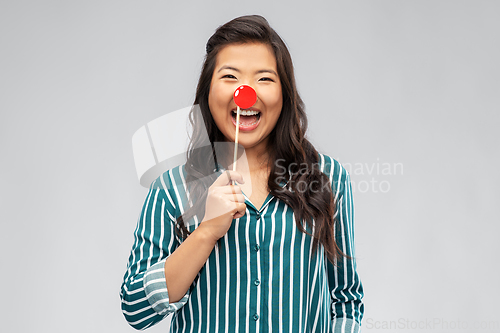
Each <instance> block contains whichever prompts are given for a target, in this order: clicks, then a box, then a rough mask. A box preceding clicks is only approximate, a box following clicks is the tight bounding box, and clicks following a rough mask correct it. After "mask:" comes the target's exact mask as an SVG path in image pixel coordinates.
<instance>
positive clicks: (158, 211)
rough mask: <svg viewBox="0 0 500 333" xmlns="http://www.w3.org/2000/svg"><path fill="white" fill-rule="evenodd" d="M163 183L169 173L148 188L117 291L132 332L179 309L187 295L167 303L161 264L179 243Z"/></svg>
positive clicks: (172, 207)
mask: <svg viewBox="0 0 500 333" xmlns="http://www.w3.org/2000/svg"><path fill="white" fill-rule="evenodd" d="M165 184H169V179H168V172H167V173H164V174H163V175H162V176H160V177H159V178H158V179H157V180H156V181H154V182H153V183H152V184H151V186H150V188H149V193H148V195H147V197H146V200H145V202H144V205H143V207H142V211H141V214H140V216H139V219H138V221H137V227H136V229H135V233H134V244H133V246H132V250H131V252H130V256H129V261H128V265H127V271H126V273H125V276H124V278H123V283H122V286H121V290H120V298H121V304H122V305H121V307H122V312H123V314H124V316H125V319H126V320H127V322H128V323H129V324H130V325H131V326H132V327H134V328H135V329H145V328H147V327H150V326H152V325H154V324H156V323H158V322H159V321H161V320H162V319H163V318H165V317H166V316H168V315H169V314H170V313H172V312H174V311H177V310H179V309H180V308H181V307H182V306H184V305H185V304H186V303H187V301H188V298H189V294H190V290H188V291H187V292H186V294H185V295H184V297H183V298H182V299H180V300H179V301H178V302H176V303H170V302H169V298H168V291H167V284H166V280H165V271H164V265H165V261H166V259H167V258H168V256H169V255H170V254H171V253H173V251H174V250H175V249H176V248H177V247H178V246H179V241H178V239H177V238H176V235H175V210H176V206H175V202H174V200H172V197H171V195H170V194H169V191H167V190H166V189H165V187H166V185H165Z"/></svg>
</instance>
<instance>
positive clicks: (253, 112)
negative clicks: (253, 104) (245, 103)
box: [233, 110, 260, 116]
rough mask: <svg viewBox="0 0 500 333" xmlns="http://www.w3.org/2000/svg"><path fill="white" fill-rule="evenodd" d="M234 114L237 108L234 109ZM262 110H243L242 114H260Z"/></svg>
mask: <svg viewBox="0 0 500 333" xmlns="http://www.w3.org/2000/svg"><path fill="white" fill-rule="evenodd" d="M233 112H234V114H236V110H233ZM259 113H260V112H257V111H251V110H241V111H240V115H242V116H253V115H254V114H259Z"/></svg>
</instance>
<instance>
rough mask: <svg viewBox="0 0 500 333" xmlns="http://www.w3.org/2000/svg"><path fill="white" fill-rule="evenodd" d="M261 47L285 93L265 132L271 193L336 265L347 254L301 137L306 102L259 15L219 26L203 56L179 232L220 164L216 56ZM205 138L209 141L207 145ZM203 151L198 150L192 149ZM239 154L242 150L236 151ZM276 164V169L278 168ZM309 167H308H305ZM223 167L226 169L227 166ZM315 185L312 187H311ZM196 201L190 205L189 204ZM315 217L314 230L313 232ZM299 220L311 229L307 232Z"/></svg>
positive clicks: (199, 210) (284, 53) (329, 198)
mask: <svg viewBox="0 0 500 333" xmlns="http://www.w3.org/2000/svg"><path fill="white" fill-rule="evenodd" d="M252 42H257V43H263V44H266V45H269V46H271V48H272V50H273V52H274V55H275V57H276V63H277V69H278V75H279V78H280V81H281V86H282V94H283V108H282V110H281V114H280V117H279V119H278V122H277V124H276V126H275V128H274V129H273V130H272V132H271V133H270V134H269V135H270V137H269V141H268V142H269V147H268V149H267V150H268V152H269V157H270V161H273V162H274V163H272V166H271V171H270V176H269V179H268V184H267V185H268V187H269V189H270V190H271V194H272V195H274V196H276V197H277V198H279V199H280V200H282V201H284V202H285V203H286V204H288V205H289V206H290V207H291V208H292V209H293V211H294V214H295V218H296V220H295V222H296V224H297V228H298V229H299V230H300V231H301V232H303V233H307V234H308V235H310V236H311V237H313V238H314V239H313V247H314V252H316V250H317V247H318V243H321V244H322V245H323V247H324V249H325V251H326V255H327V258H328V260H330V261H331V262H332V263H336V262H337V261H338V259H339V258H340V257H342V256H345V255H344V254H343V253H342V251H341V250H340V248H339V247H338V245H337V243H336V242H335V238H334V228H335V227H336V225H335V219H334V218H333V217H334V215H335V211H336V205H335V202H334V199H333V194H332V192H331V189H330V186H322V185H323V184H325V183H326V182H329V179H328V177H327V176H326V175H325V174H324V173H322V172H321V171H320V170H319V164H318V162H319V156H318V152H317V151H316V149H315V148H314V146H313V145H312V144H311V143H310V142H309V141H308V140H307V139H306V138H305V132H306V130H307V117H306V114H305V111H304V103H303V101H302V99H301V98H300V96H299V94H298V92H297V87H296V84H295V76H294V71H293V64H292V59H291V56H290V54H289V52H288V49H287V47H286V45H285V43H284V42H283V40H282V39H281V38H280V37H279V35H278V34H277V33H276V32H275V31H274V30H273V29H272V28H271V27H270V26H269V23H268V22H267V20H266V19H265V18H263V17H262V16H258V15H250V16H242V17H238V18H236V19H234V20H232V21H230V22H228V23H226V24H224V25H222V26H220V27H219V28H218V29H217V30H216V31H215V33H214V34H213V35H212V37H210V39H209V40H208V42H207V45H206V56H205V62H204V64H203V68H202V70H201V75H200V79H199V81H198V87H197V89H196V97H195V101H194V104H195V105H198V106H199V112H194V111H193V110H194V108H193V110H192V111H191V113H190V115H189V119H190V122H191V125H192V126H193V136H192V137H191V139H190V143H189V146H188V151H187V163H186V165H185V169H186V173H187V176H186V182H187V183H188V185H189V200H190V202H191V204H192V206H191V207H190V209H188V210H187V211H186V212H185V213H184V214H183V215H181V216H179V217H178V218H177V234H178V235H179V236H180V237H182V238H184V237H187V235H189V234H190V232H189V230H187V228H186V226H185V224H184V220H186V221H189V220H190V219H191V218H193V217H194V216H196V217H197V218H198V219H199V220H200V221H201V219H202V218H203V217H204V211H205V203H206V198H207V193H208V188H209V187H210V185H211V184H212V183H213V182H214V181H215V179H216V178H217V174H215V175H214V168H217V165H218V163H222V162H223V160H225V159H222V160H221V159H220V158H219V161H217V156H219V157H220V156H222V155H223V151H217V143H219V142H224V141H225V138H224V135H223V134H222V132H221V131H220V130H219V128H218V127H217V125H216V124H215V121H214V119H213V117H212V115H211V113H210V108H209V105H208V95H209V92H210V83H211V80H212V75H213V72H214V69H215V65H216V60H217V54H218V53H219V51H220V50H221V49H222V48H223V47H225V46H227V45H229V44H242V43H252ZM202 133H207V134H208V140H209V142H206V140H207V139H206V136H204V135H202ZM195 147H201V148H195ZM238 151H242V150H241V149H238ZM276 161H280V166H278V165H276ZM306 165H307V168H306V167H305V166H306ZM226 168H227V167H226ZM283 168H287V170H288V174H287V176H289V179H288V182H289V184H290V186H287V187H286V189H284V188H282V187H281V186H280V185H279V183H280V180H279V179H283V174H282V173H280V172H281V171H282V170H283ZM299 184H308V186H306V188H305V189H303V188H297V186H298V185H299ZM314 184H317V185H316V186H312V185H314ZM193 198H196V199H197V200H195V202H194V203H193V202H192V201H191V200H192V199H193ZM313 219H314V228H313ZM301 221H305V223H307V225H308V226H309V227H310V228H311V230H314V234H310V233H309V232H307V230H305V228H304V226H303V224H302V222H301Z"/></svg>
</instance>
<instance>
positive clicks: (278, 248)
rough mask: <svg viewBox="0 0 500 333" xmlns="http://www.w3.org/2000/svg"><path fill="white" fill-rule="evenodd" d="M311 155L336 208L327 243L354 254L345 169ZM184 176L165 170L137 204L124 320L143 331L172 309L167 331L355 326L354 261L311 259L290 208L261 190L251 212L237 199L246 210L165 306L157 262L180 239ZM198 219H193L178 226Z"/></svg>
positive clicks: (358, 310) (358, 298)
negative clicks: (177, 296) (325, 179)
mask: <svg viewBox="0 0 500 333" xmlns="http://www.w3.org/2000/svg"><path fill="white" fill-rule="evenodd" d="M319 157H320V161H319V163H320V170H321V171H322V172H323V173H325V174H326V175H327V176H328V177H329V179H330V184H331V188H332V191H333V193H334V198H335V202H336V204H337V212H336V214H335V216H334V217H335V219H336V223H339V229H338V230H339V231H340V232H336V233H335V239H336V240H337V244H338V245H339V247H340V249H341V250H342V251H343V252H344V253H345V254H347V255H350V256H352V257H354V255H355V252H354V223H353V216H354V208H353V200H352V193H351V183H350V177H349V174H348V173H347V171H346V170H345V169H344V168H343V167H342V166H341V164H340V163H339V162H337V161H336V160H334V159H332V158H331V157H329V156H327V155H324V154H319ZM219 172H222V171H219ZM185 175H186V172H185V169H184V165H183V166H178V167H176V168H173V169H171V170H168V171H166V172H165V173H164V174H163V175H161V176H160V177H159V178H158V179H156V180H155V181H154V182H153V183H152V184H151V187H150V190H149V193H148V196H147V198H146V201H145V203H144V206H143V208H142V212H141V215H140V217H139V220H138V222H137V228H136V230H135V241H134V244H133V248H132V251H131V254H130V258H129V263H128V267H127V271H126V273H125V276H124V278H123V284H122V287H121V292H120V296H121V299H122V311H123V313H124V315H125V318H126V319H127V321H128V322H129V324H130V325H132V326H133V327H134V328H136V329H144V328H147V327H150V326H152V325H154V324H156V323H157V322H159V321H160V320H162V319H163V318H165V317H166V316H168V315H169V314H171V313H172V314H173V317H172V321H171V328H170V332H300V333H303V332H359V330H360V324H361V319H362V317H363V312H364V306H363V302H362V297H363V287H362V284H361V281H360V279H359V277H358V274H357V272H356V262H355V260H354V259H353V260H348V259H345V258H344V259H343V262H342V263H339V267H335V266H334V265H332V264H331V263H330V262H329V261H328V260H327V258H326V255H325V251H324V248H323V246H322V245H320V247H319V248H318V251H317V252H316V253H315V254H314V255H313V248H312V238H311V237H310V236H309V235H307V234H304V233H301V232H300V231H299V230H298V229H297V226H296V224H295V217H294V213H293V211H292V209H291V208H290V206H288V205H287V204H285V203H284V202H283V201H281V200H279V199H278V198H276V197H274V196H273V195H271V194H269V195H268V197H267V198H266V200H265V202H264V204H263V205H262V207H261V208H260V209H259V210H257V209H256V208H255V207H254V206H253V204H252V203H251V202H250V200H249V199H248V197H246V196H245V203H246V205H247V209H246V214H245V215H244V216H243V217H241V218H239V219H235V220H233V222H232V225H231V227H230V228H229V230H228V232H227V233H226V235H225V236H224V237H222V238H221V239H220V240H219V241H218V243H217V244H216V245H215V247H214V249H213V251H212V253H211V254H210V256H209V258H208V259H207V261H206V263H205V265H204V266H203V268H202V269H201V270H200V272H199V273H198V276H197V277H196V278H195V280H194V282H193V284H192V285H191V287H190V288H189V290H188V291H187V292H186V294H185V295H184V297H183V298H182V299H181V300H179V301H178V302H176V303H169V299H168V291H167V285H166V282H165V273H164V264H165V260H166V258H167V257H168V256H169V255H170V254H171V253H173V252H174V251H175V249H176V248H177V247H178V246H179V245H180V239H179V238H178V236H177V235H176V234H175V220H176V218H177V217H178V216H180V215H181V214H182V213H184V212H185V210H186V209H187V208H188V207H189V205H188V200H187V199H186V198H187V197H186V182H185ZM281 185H282V187H283V186H285V185H286V184H284V182H282V183H281ZM198 224H199V220H198V219H196V218H193V219H192V221H190V224H189V225H187V228H188V230H190V231H193V230H194V229H195V228H196V227H197V226H198ZM306 230H307V231H308V232H309V233H313V231H314V229H312V230H311V229H310V228H309V227H308V226H307V227H306Z"/></svg>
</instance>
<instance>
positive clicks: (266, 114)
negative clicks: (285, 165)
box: [208, 43, 283, 151]
mask: <svg viewBox="0 0 500 333" xmlns="http://www.w3.org/2000/svg"><path fill="white" fill-rule="evenodd" d="M242 84H246V85H249V86H251V87H252V88H253V89H255V92H256V93H257V102H255V104H254V105H253V106H252V107H250V108H248V109H245V110H252V111H258V112H259V114H258V115H257V116H252V117H247V118H244V117H243V116H241V115H240V123H241V124H242V125H240V129H239V134H238V143H239V144H241V145H242V146H243V147H244V148H245V149H246V150H248V149H253V148H256V149H257V151H263V150H264V149H265V148H266V147H267V143H268V137H269V133H271V131H272V130H273V128H274V126H275V125H276V123H277V122H278V118H279V116H280V114H281V108H282V106H283V97H282V94H281V82H280V79H279V76H278V70H277V67H276V59H275V57H274V54H273V52H272V49H271V48H270V46H268V45H265V44H261V43H246V44H230V45H227V46H225V47H224V48H222V49H221V50H220V51H219V53H218V55H217V61H216V64H215V69H214V73H213V75H212V82H211V84H210V93H209V95H208V105H209V107H210V112H211V113H212V117H213V118H214V120H215V123H216V124H217V127H218V128H219V130H220V131H221V132H222V134H224V136H225V138H226V140H227V141H232V142H234V141H235V137H236V114H234V115H233V111H234V112H236V108H237V106H236V103H235V102H234V100H233V94H234V91H235V90H236V88H238V87H239V86H241V85H242ZM255 122H256V123H255ZM253 123H255V124H253ZM252 124H253V125H252ZM245 125H246V126H245ZM261 149H262V150H261Z"/></svg>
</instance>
